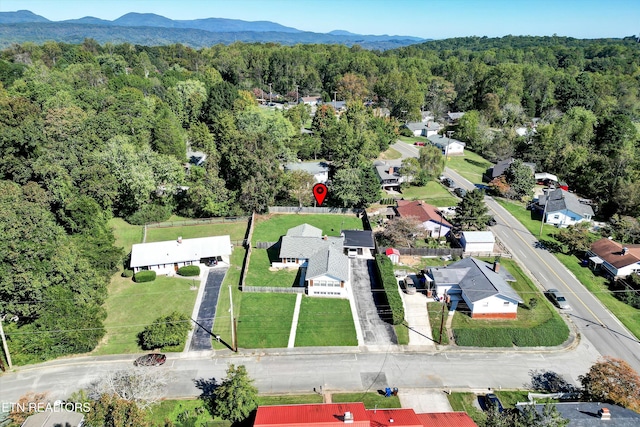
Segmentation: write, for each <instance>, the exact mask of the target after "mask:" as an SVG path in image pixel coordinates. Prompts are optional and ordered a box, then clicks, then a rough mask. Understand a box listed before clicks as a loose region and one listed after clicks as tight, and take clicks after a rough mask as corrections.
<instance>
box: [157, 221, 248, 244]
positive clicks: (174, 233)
mask: <svg viewBox="0 0 640 427" xmlns="http://www.w3.org/2000/svg"><path fill="white" fill-rule="evenodd" d="M246 231H247V222H246V221H236V222H224V223H215V224H202V225H183V226H178V227H163V228H147V242H163V241H167V240H175V239H177V238H178V237H179V236H182V238H183V239H194V238H197V237H209V236H225V235H227V234H228V235H229V236H230V238H231V240H242V239H244V236H245V233H246Z"/></svg>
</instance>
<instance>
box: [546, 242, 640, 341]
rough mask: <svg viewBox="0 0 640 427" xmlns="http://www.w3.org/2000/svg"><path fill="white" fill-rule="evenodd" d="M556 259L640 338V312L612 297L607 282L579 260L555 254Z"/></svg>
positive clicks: (570, 256)
mask: <svg viewBox="0 0 640 427" xmlns="http://www.w3.org/2000/svg"><path fill="white" fill-rule="evenodd" d="M555 255H556V257H557V258H558V259H559V260H560V262H561V263H562V264H564V266H565V267H567V268H568V269H569V271H571V272H572V273H573V274H574V276H576V278H577V279H578V280H579V281H580V283H582V284H583V285H584V287H585V288H587V289H588V290H589V292H591V293H592V294H593V295H595V296H596V298H598V299H599V300H600V302H602V303H603V304H604V305H605V307H607V309H609V311H611V312H612V313H613V314H614V315H615V316H616V317H617V318H618V319H619V320H620V321H621V322H622V324H623V325H624V326H625V327H626V328H627V329H629V331H631V333H632V334H633V335H635V336H636V338H637V337H640V310H638V309H637V308H634V307H632V306H630V305H628V304H625V303H624V302H622V301H620V300H619V299H617V298H616V297H614V296H613V294H612V293H611V291H610V290H609V287H608V285H607V284H608V281H607V279H605V278H604V277H602V276H596V275H594V274H593V271H591V270H590V269H588V268H587V267H582V266H581V265H580V260H579V259H578V258H576V257H575V256H573V255H565V254H561V253H556V254H555Z"/></svg>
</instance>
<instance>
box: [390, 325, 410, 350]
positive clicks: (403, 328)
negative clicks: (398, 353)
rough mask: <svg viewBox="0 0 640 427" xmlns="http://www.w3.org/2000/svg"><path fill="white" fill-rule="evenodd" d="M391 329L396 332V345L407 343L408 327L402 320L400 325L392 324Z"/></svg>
mask: <svg viewBox="0 0 640 427" xmlns="http://www.w3.org/2000/svg"><path fill="white" fill-rule="evenodd" d="M393 329H394V331H395V332H396V338H397V339H398V345H408V344H409V328H408V327H407V325H405V323H404V322H403V323H402V324H400V325H393Z"/></svg>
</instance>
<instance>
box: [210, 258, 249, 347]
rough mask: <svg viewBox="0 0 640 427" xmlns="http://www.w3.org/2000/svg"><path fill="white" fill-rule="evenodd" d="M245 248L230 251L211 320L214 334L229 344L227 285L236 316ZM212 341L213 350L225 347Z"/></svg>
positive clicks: (239, 304) (238, 306)
mask: <svg viewBox="0 0 640 427" xmlns="http://www.w3.org/2000/svg"><path fill="white" fill-rule="evenodd" d="M245 252H246V250H245V249H244V248H242V247H238V246H236V247H235V248H233V252H232V253H231V259H230V261H231V266H230V267H229V270H227V274H226V276H225V277H224V282H222V287H221V288H220V294H219V295H218V307H217V308H216V319H215V321H214V322H213V333H214V335H220V338H221V339H222V340H223V341H225V342H226V343H228V344H229V345H231V319H230V318H229V308H230V306H231V301H229V287H231V292H232V295H233V312H234V314H235V316H236V319H237V318H238V314H239V313H240V307H241V305H242V297H243V293H242V292H240V289H238V286H239V284H240V271H241V269H242V260H243V259H244V255H245ZM212 342H213V348H214V350H222V349H226V348H227V347H226V346H225V345H224V344H221V343H218V342H217V341H216V340H215V339H214V340H213V341H212Z"/></svg>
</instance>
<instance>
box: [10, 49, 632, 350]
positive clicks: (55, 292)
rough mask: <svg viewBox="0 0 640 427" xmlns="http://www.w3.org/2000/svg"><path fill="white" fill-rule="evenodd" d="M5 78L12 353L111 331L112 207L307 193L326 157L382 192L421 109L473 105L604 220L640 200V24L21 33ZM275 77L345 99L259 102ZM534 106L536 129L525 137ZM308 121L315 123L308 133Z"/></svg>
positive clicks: (343, 173) (501, 140)
mask: <svg viewBox="0 0 640 427" xmlns="http://www.w3.org/2000/svg"><path fill="white" fill-rule="evenodd" d="M0 82H1V86H0V150H1V151H2V158H1V159H0V179H1V180H2V181H0V212H1V215H0V231H1V232H2V234H3V235H4V238H3V239H2V243H0V301H1V304H2V305H1V306H0V314H6V315H9V316H10V317H14V316H18V318H19V321H18V322H17V323H13V322H11V323H10V324H9V325H8V326H7V328H6V329H7V334H8V337H9V339H10V346H11V348H12V353H13V352H15V353H17V354H22V355H32V356H30V357H33V358H34V359H46V358H50V357H55V356H59V355H63V354H68V353H75V352H83V351H89V350H91V349H92V348H94V347H95V346H96V345H97V343H98V342H99V340H100V338H101V337H102V336H103V335H104V330H103V327H102V321H103V320H104V312H103V309H102V308H101V306H102V302H103V299H104V297H105V295H106V288H107V284H108V281H109V276H110V275H111V274H113V272H114V271H115V270H116V269H117V268H118V267H120V266H121V265H122V260H123V258H124V256H125V255H126V254H123V253H122V252H121V250H119V249H118V248H115V247H114V238H113V235H112V232H111V230H110V229H109V228H108V225H107V223H108V220H109V219H110V218H112V217H113V216H119V217H123V218H125V219H126V220H127V221H129V222H131V223H134V224H143V223H145V222H149V221H156V220H163V219H166V218H168V217H169V215H171V214H173V213H176V214H180V215H184V216H188V217H210V216H227V215H237V214H241V213H247V212H251V211H258V212H263V211H265V210H266V207H267V206H269V205H273V204H278V203H279V204H295V205H297V204H298V203H299V202H300V201H301V200H302V199H301V198H300V197H299V196H300V194H301V191H302V190H303V189H305V188H307V185H308V177H306V176H304V175H302V174H285V173H284V172H283V171H282V169H281V164H282V163H283V162H286V161H293V160H295V159H314V158H317V159H321V158H324V159H327V160H330V161H331V162H332V166H333V168H332V171H331V179H332V188H331V194H330V195H331V200H329V201H328V202H327V203H329V204H331V205H334V206H367V205H369V204H370V203H372V202H374V201H376V200H378V198H379V190H378V188H379V187H378V181H377V178H376V176H375V174H374V172H373V169H372V167H371V160H372V159H374V158H375V157H377V156H378V154H379V153H380V152H381V151H383V150H385V149H386V148H387V147H388V145H389V143H390V142H391V141H393V140H395V137H396V134H397V133H398V130H399V129H398V128H399V125H400V124H401V123H404V122H405V121H407V120H419V119H420V115H421V110H430V111H432V112H433V113H434V115H435V116H436V117H440V116H441V115H442V114H443V113H446V112H447V111H454V110H457V111H466V112H467V113H466V115H465V116H464V117H463V119H462V120H461V121H460V124H459V125H458V126H457V127H456V128H455V129H454V130H455V132H456V134H455V136H456V137H457V138H459V139H463V140H465V141H467V143H468V148H471V149H472V150H474V151H476V152H478V153H480V154H482V155H483V156H485V157H487V158H489V159H491V160H498V159H502V158H506V157H509V156H516V157H519V158H522V159H523V160H525V161H535V162H536V164H537V167H538V169H539V170H543V171H546V172H551V173H556V174H557V175H559V176H560V177H561V178H562V179H564V180H567V181H568V182H569V184H570V186H571V187H572V189H574V190H575V191H577V192H578V193H580V194H582V195H584V196H587V197H591V198H594V199H595V200H596V201H597V202H599V203H600V206H601V207H602V208H601V211H600V212H601V214H603V215H605V216H608V215H612V214H622V215H629V216H632V217H638V216H639V215H640V167H639V166H640V163H639V162H640V147H639V146H638V144H639V140H638V126H637V122H638V117H639V112H640V99H639V98H638V96H639V94H638V90H639V88H640V44H638V43H637V40H636V38H635V37H629V38H626V39H624V40H575V39H567V38H561V37H544V38H543V37H504V38H501V39H483V38H465V39H453V40H444V41H437V42H428V43H424V44H421V45H415V46H410V47H406V48H402V49H398V50H391V51H386V52H377V51H367V50H364V49H362V48H360V47H358V46H353V47H350V48H349V47H345V46H340V45H295V46H281V45H277V44H243V43H234V44H232V45H229V46H224V45H216V46H212V47H208V48H203V49H201V50H194V49H191V48H188V47H185V46H182V45H171V46H163V47H149V46H138V45H131V44H120V45H112V44H105V45H99V44H98V43H97V42H95V41H94V40H91V39H87V40H85V41H84V42H83V43H81V44H77V45H72V44H64V43H56V42H46V43H44V44H42V45H35V44H32V43H24V44H21V45H13V46H11V47H10V48H7V49H5V50H3V51H1V52H0ZM270 85H271V90H272V93H273V94H277V95H274V97H275V98H277V99H278V100H279V101H281V100H289V101H295V100H296V98H297V97H298V96H305V95H316V94H319V95H321V96H322V97H323V98H324V99H325V100H327V101H329V100H332V99H334V96H335V97H336V98H337V99H338V100H345V101H347V103H348V104H347V105H348V109H347V111H346V112H345V113H343V114H342V115H341V116H340V117H339V118H338V117H337V116H336V114H335V111H334V110H333V108H332V107H331V103H327V104H326V105H324V106H323V107H321V108H319V109H318V111H317V113H316V114H315V116H314V117H313V118H311V117H310V112H309V109H308V107H305V106H304V105H298V106H296V107H295V108H290V109H288V110H284V111H279V110H275V111H274V110H268V109H264V108H259V107H258V105H257V101H256V98H257V97H263V96H265V92H267V91H269V87H270ZM267 93H268V92H267ZM384 109H388V110H389V111H390V117H386V116H385V115H384V114H381V111H383V110H384ZM533 117H536V118H539V120H537V121H536V123H537V126H536V131H535V132H534V133H530V134H528V135H527V136H524V137H523V136H519V135H518V134H517V133H516V132H515V129H516V128H518V127H520V126H529V125H530V124H531V123H532V118H533ZM310 120H312V121H311V129H312V130H313V131H314V132H313V134H308V133H302V132H300V129H301V127H302V126H303V125H305V124H308V123H309V121H310ZM188 146H189V147H191V149H193V150H200V151H203V152H205V153H206V154H207V161H206V162H205V163H204V165H203V166H201V167H198V166H191V167H190V168H185V166H184V163H185V162H186V160H187V158H186V150H187V147H188ZM23 360H24V359H23ZM32 360H33V359H32Z"/></svg>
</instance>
